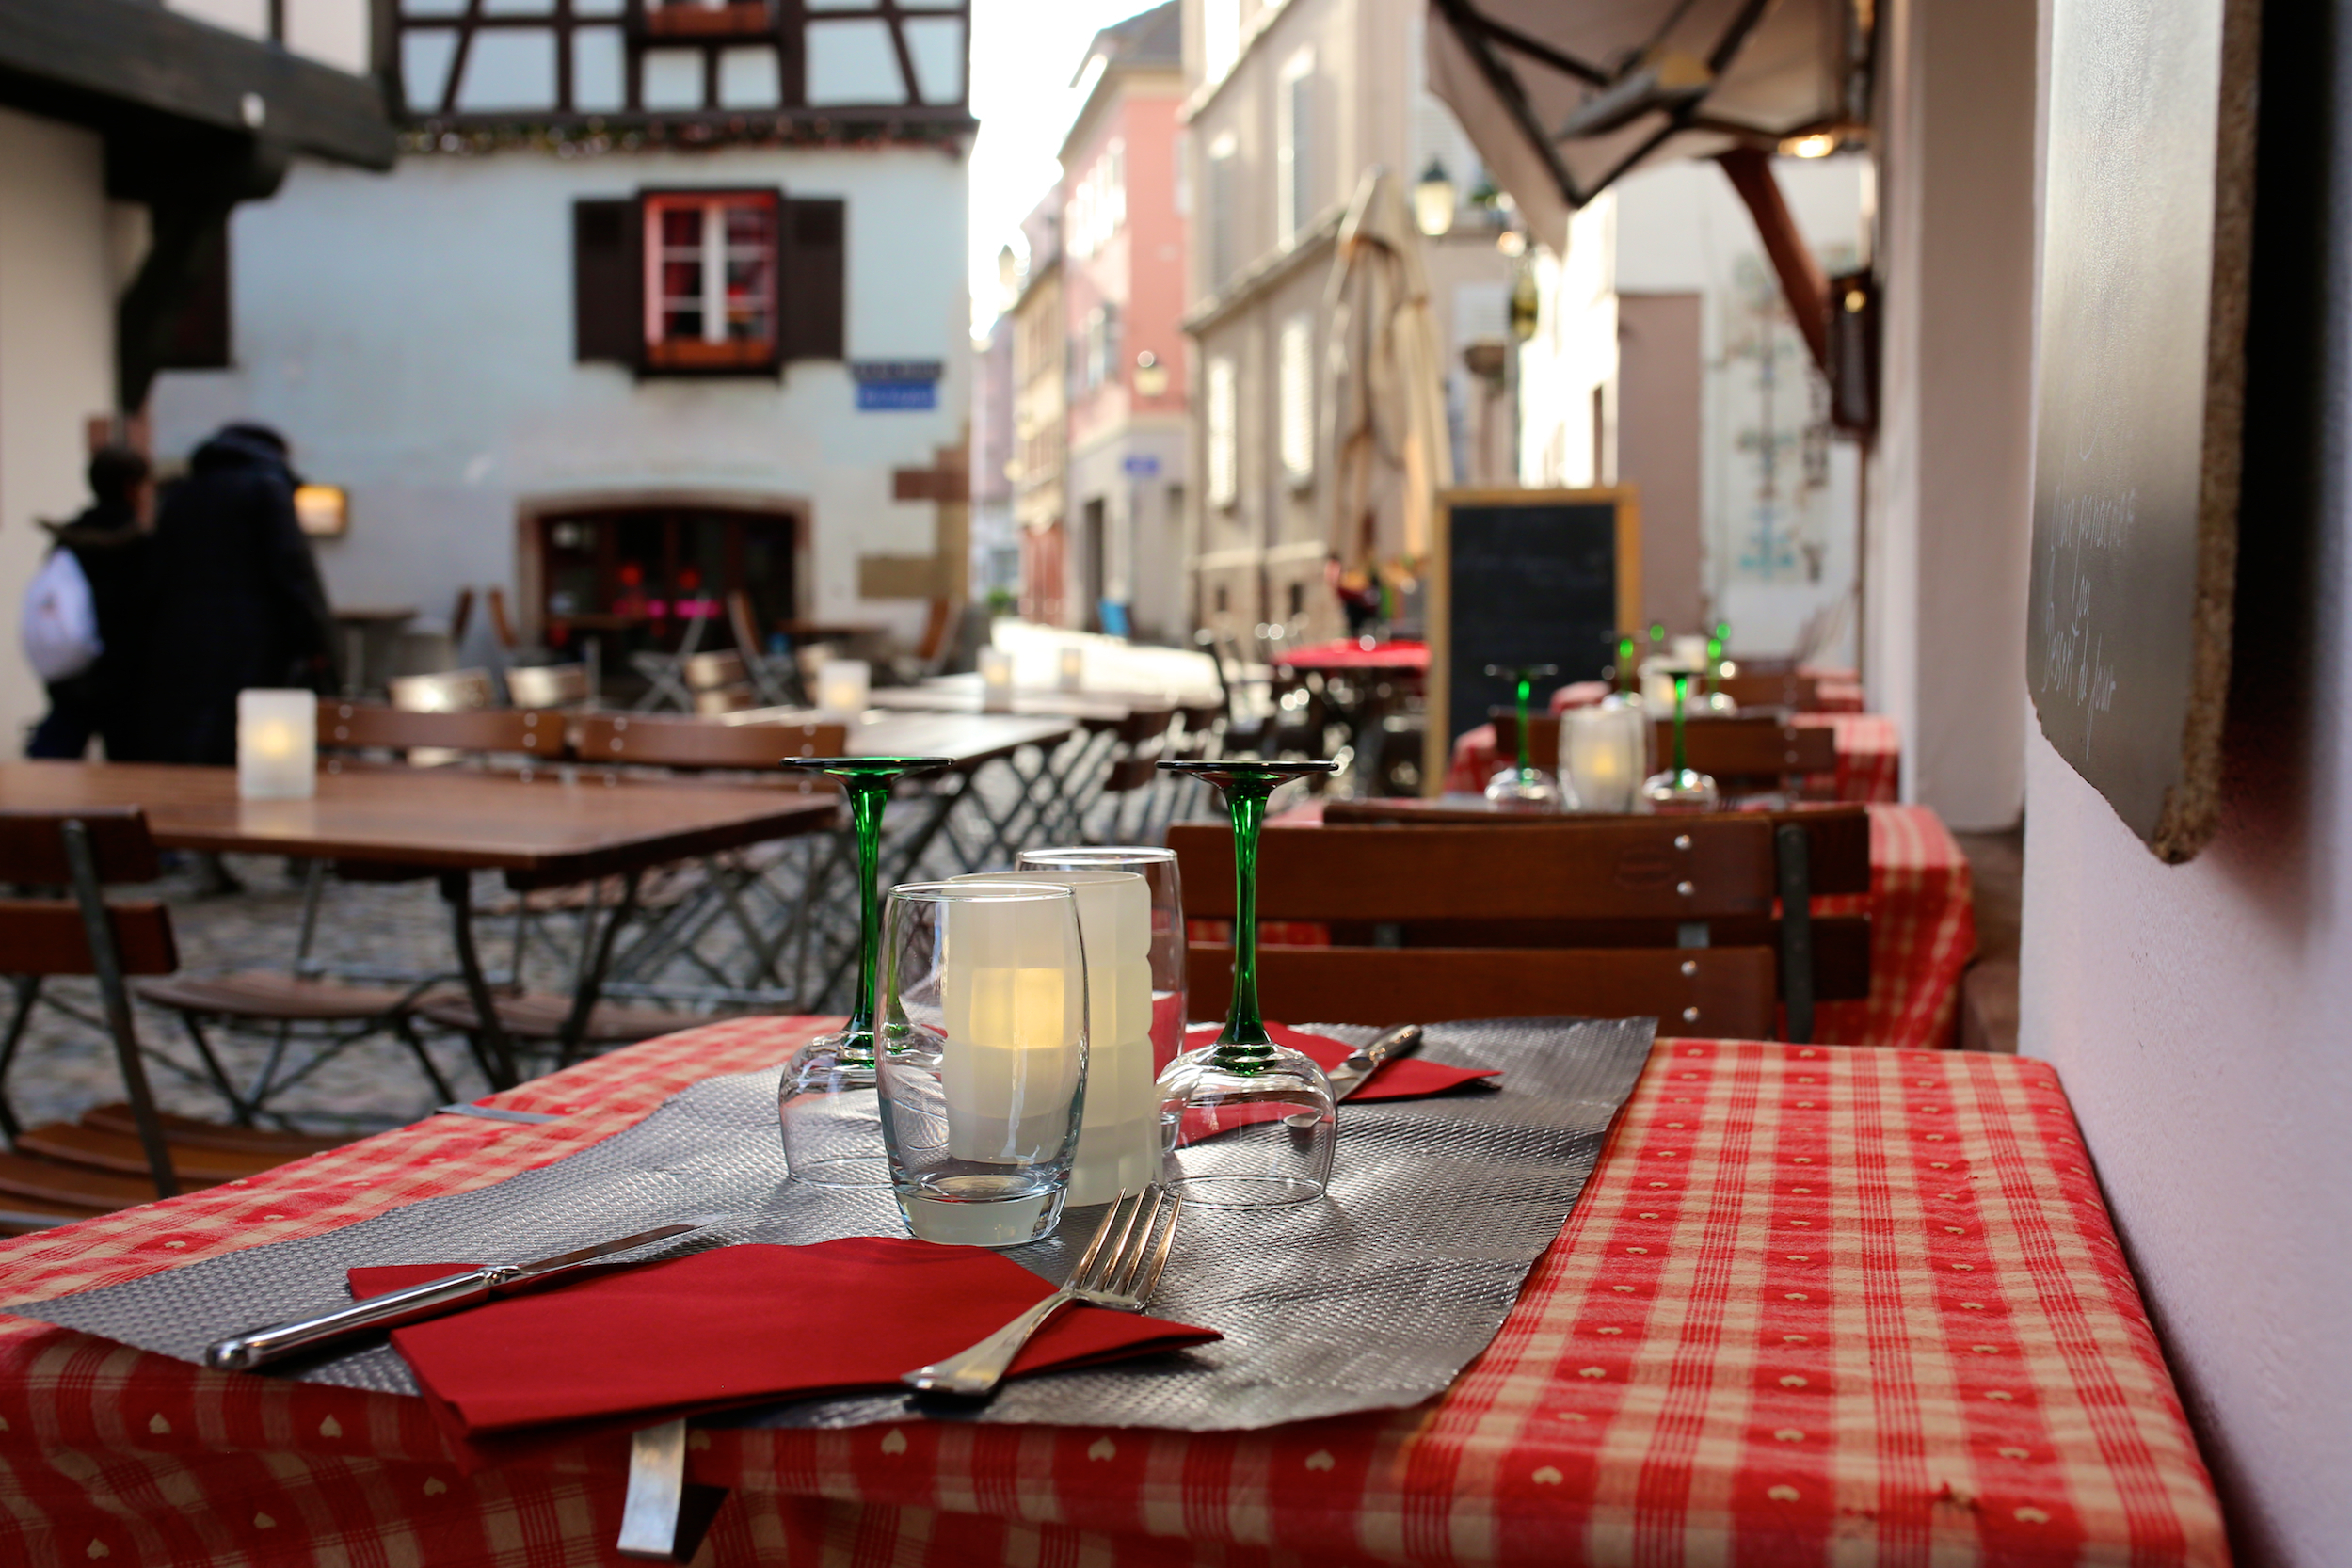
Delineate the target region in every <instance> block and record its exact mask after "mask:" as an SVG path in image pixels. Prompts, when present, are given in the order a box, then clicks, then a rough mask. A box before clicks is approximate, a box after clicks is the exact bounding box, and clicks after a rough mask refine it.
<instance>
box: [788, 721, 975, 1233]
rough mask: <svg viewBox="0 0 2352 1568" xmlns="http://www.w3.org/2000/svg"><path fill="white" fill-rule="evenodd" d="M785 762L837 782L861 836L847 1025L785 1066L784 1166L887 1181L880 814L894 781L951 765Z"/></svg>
mask: <svg viewBox="0 0 2352 1568" xmlns="http://www.w3.org/2000/svg"><path fill="white" fill-rule="evenodd" d="M783 765H784V766H785V767H788V768H800V769H803V770H806V771H808V772H810V773H821V774H824V776H826V777H828V778H835V779H839V780H840V785H841V789H842V791H843V792H845V793H846V794H847V795H848V796H849V820H850V826H851V828H852V830H853V831H855V832H856V835H857V992H856V997H855V998H854V999H852V1000H851V1003H850V1012H849V1022H848V1023H846V1024H845V1025H843V1026H842V1027H841V1029H840V1031H839V1032H836V1033H832V1034H820V1035H819V1036H817V1037H816V1038H815V1039H813V1040H811V1041H809V1042H808V1044H807V1045H805V1046H803V1047H801V1048H799V1049H798V1050H796V1051H794V1052H792V1060H790V1061H789V1062H787V1063H785V1064H784V1078H783V1081H782V1083H781V1084H780V1085H779V1086H778V1088H777V1090H776V1097H777V1105H776V1114H777V1116H778V1118H779V1119H780V1120H781V1121H782V1123H783V1127H784V1165H785V1169H786V1170H787V1171H788V1172H789V1173H790V1174H791V1175H792V1176H793V1177H794V1178H795V1179H797V1180H801V1181H808V1182H814V1183H815V1184H816V1185H818V1186H820V1187H888V1185H889V1184H890V1167H889V1163H888V1160H885V1159H884V1157H883V1149H882V1106H881V1100H880V1096H879V1094H878V1092H877V1085H878V1084H879V1083H880V1081H881V1080H880V1079H879V1077H878V1076H877V1070H876V1067H875V1062H874V1032H873V1016H874V997H873V977H874V953H875V952H876V950H877V949H878V948H879V947H880V945H881V941H882V897H881V889H880V888H878V887H877V886H876V885H875V884H876V882H877V880H878V878H879V876H880V872H881V862H882V813H883V811H884V809H885V808H888V805H889V803H890V787H891V786H892V785H894V784H896V783H897V782H898V781H899V780H900V779H902V778H904V777H907V776H910V775H913V774H919V773H936V772H938V771H939V770H940V769H942V768H948V767H952V766H954V760H953V759H952V758H946V757H788V758H786V759H785V760H784V762H783Z"/></svg>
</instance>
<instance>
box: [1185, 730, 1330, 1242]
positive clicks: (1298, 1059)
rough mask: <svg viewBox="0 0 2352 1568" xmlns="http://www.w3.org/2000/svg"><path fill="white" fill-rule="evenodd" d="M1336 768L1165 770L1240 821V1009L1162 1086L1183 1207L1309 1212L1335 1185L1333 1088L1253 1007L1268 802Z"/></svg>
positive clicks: (1224, 764)
mask: <svg viewBox="0 0 2352 1568" xmlns="http://www.w3.org/2000/svg"><path fill="white" fill-rule="evenodd" d="M1338 766H1339V764H1338V763H1336V762H1310V761H1263V762H1261V761H1252V760H1246V759H1233V758H1224V759H1220V760H1215V761H1200V762H1162V763H1160V769H1161V771H1162V772H1165V773H1176V774H1185V775H1189V776H1192V777H1194V778H1202V779H1206V780H1208V782H1209V783H1211V784H1214V785H1216V786H1217V787H1218V788H1219V789H1220V790H1222V791H1224V796H1225V804H1226V806H1227V807H1228V808H1229V809H1230V810H1231V812H1232V815H1233V898H1234V902H1233V1000H1232V1003H1231V1005H1230V1006H1229V1007H1228V1008H1227V1010H1226V1013H1225V1024H1224V1029H1223V1030H1222V1031H1220V1032H1219V1033H1218V1035H1217V1040H1216V1043H1215V1044H1214V1045H1211V1046H1206V1047H1203V1048H1200V1049H1198V1050H1189V1051H1186V1052H1184V1053H1183V1054H1182V1055H1180V1056H1178V1057H1177V1058H1176V1061H1175V1062H1173V1063H1172V1064H1169V1066H1168V1068H1167V1070H1166V1071H1165V1072H1162V1073H1161V1074H1160V1139H1161V1144H1162V1146H1163V1147H1164V1148H1165V1149H1166V1151H1167V1177H1166V1179H1167V1182H1168V1185H1169V1186H1171V1187H1173V1188H1175V1189H1176V1191H1177V1192H1180V1193H1181V1194H1182V1195H1183V1197H1184V1201H1185V1202H1187V1203H1200V1204H1207V1205H1209V1206H1210V1207H1212V1208H1277V1207H1280V1206H1282V1205H1286V1204H1294V1203H1310V1202H1312V1201H1314V1200H1315V1199H1317V1198H1320V1197H1321V1196H1322V1195H1323V1192H1324V1191H1325V1190H1326V1189H1327V1188H1328V1187H1329V1186H1330V1184H1331V1157H1332V1149H1333V1146H1334V1144H1335V1142H1336V1137H1337V1132H1338V1122H1337V1118H1336V1113H1335V1109H1334V1107H1335V1102H1334V1100H1333V1098H1332V1093H1331V1082H1330V1080H1328V1079H1326V1078H1325V1077H1324V1076H1323V1070H1322V1068H1320V1066H1318V1065H1316V1064H1315V1061H1314V1059H1313V1058H1311V1057H1309V1056H1307V1055H1306V1054H1304V1052H1302V1051H1296V1050H1293V1049H1291V1048H1288V1046H1278V1045H1276V1044H1275V1043H1274V1042H1273V1039H1272V1036H1271V1035H1269V1034H1268V1033H1267V1032H1266V1022H1265V1019H1264V1017H1263V1016H1261V1015H1260V1013H1259V1010H1258V1003H1257V840H1258V830H1259V829H1260V827H1261V826H1262V825H1263V824H1264V823H1265V819H1266V797H1267V796H1269V795H1271V794H1272V793H1273V792H1274V791H1276V790H1278V789H1280V788H1281V787H1282V786H1283V785H1285V784H1288V783H1289V782H1291V781H1292V780H1293V779H1299V778H1306V777H1310V776H1315V775H1318V774H1330V773H1335V772H1336V771H1337V770H1338Z"/></svg>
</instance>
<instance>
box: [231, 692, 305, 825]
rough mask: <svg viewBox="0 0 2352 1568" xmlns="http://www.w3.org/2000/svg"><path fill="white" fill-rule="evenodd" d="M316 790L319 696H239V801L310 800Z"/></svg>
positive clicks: (302, 694)
mask: <svg viewBox="0 0 2352 1568" xmlns="http://www.w3.org/2000/svg"><path fill="white" fill-rule="evenodd" d="M317 792H318V695H317V694H316V693H315V692H302V691H267V690H264V689H263V688H260V687H254V688H252V689H250V690H248V691H242V692H239V693H238V694H237V798H238V799H240V800H308V799H310V798H311V797H312V795H313V794H316V793H317Z"/></svg>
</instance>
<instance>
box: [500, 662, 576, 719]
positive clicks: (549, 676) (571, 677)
mask: <svg viewBox="0 0 2352 1568" xmlns="http://www.w3.org/2000/svg"><path fill="white" fill-rule="evenodd" d="M595 695H596V688H595V684H594V682H592V681H591V680H589V678H588V666H587V665H586V664H515V665H512V666H510V667H509V668H508V669H507V671H506V700H507V701H509V702H511V703H513V704H514V705H515V706H516V707H518V708H526V709H536V710H546V709H555V708H584V707H586V706H587V705H588V703H589V701H590V700H591V699H592V698H593V697H594V696H595Z"/></svg>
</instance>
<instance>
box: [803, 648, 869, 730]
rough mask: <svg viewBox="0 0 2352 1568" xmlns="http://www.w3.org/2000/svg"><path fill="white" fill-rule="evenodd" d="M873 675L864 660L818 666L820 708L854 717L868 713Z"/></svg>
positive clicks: (832, 661) (842, 661)
mask: <svg viewBox="0 0 2352 1568" xmlns="http://www.w3.org/2000/svg"><path fill="white" fill-rule="evenodd" d="M872 677H873V672H872V670H871V669H869V668H868V667H867V664H866V662H865V661H864V660H863V659H828V660H826V661H825V662H824V664H820V665H818V666H817V706H818V707H819V708H821V709H823V710H824V712H828V713H842V714H846V715H848V716H849V717H851V718H856V716H857V715H858V714H860V713H862V712H865V711H866V696H867V693H868V692H870V691H871V690H872V684H871V682H872Z"/></svg>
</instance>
